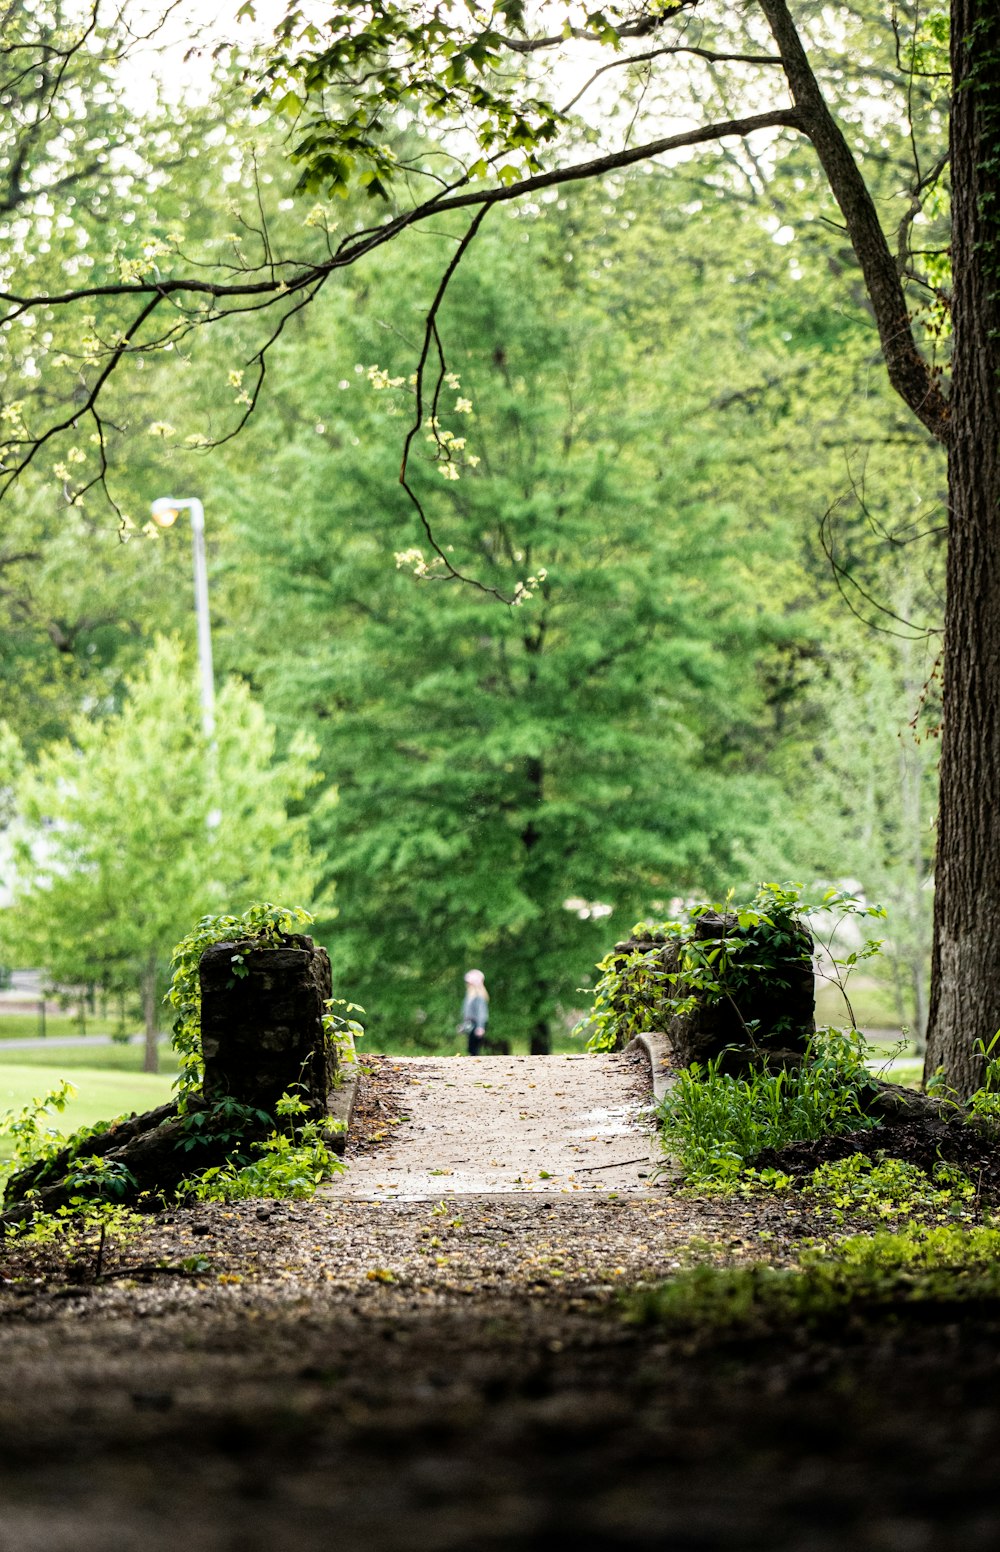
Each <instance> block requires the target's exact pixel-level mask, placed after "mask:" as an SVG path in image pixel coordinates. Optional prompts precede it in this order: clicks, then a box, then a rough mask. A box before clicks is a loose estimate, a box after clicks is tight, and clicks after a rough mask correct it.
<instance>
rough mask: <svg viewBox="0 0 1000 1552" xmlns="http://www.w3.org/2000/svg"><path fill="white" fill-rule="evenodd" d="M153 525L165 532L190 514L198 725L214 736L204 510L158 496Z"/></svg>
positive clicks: (192, 502)
mask: <svg viewBox="0 0 1000 1552" xmlns="http://www.w3.org/2000/svg"><path fill="white" fill-rule="evenodd" d="M151 510H152V514H153V522H154V523H156V524H157V526H158V527H159V528H169V527H171V525H172V524H173V523H175V522H176V521H177V519H178V517H179V516H180V514H181V512H184V511H187V512H190V514H191V545H192V549H193V551H194V608H195V614H196V615H197V618H198V669H199V675H200V678H201V724H202V727H203V728H204V730H205V737H206V738H207V739H212V738H213V737H214V734H215V676H214V674H213V672H212V634H211V627H210V625H209V619H208V571H207V569H206V567H205V508H204V507H203V506H202V504H201V502H200V501H199V500H198V498H197V496H188V497H183V498H182V497H178V496H160V497H159V498H158V499H157V500H156V501H154V502H153V505H152V509H151Z"/></svg>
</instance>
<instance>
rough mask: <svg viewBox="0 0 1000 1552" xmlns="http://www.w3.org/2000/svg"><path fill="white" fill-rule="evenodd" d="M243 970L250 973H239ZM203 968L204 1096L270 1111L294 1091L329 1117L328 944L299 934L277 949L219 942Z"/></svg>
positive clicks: (332, 1059)
mask: <svg viewBox="0 0 1000 1552" xmlns="http://www.w3.org/2000/svg"><path fill="white" fill-rule="evenodd" d="M237 955H238V956H241V957H242V966H241V965H240V964H239V962H238V961H237V962H234V956H237ZM240 968H243V969H245V970H246V974H245V975H237V974H236V971H237V969H240ZM199 974H200V979H201V1045H202V1054H203V1056H204V1059H205V1086H204V1088H205V1098H206V1099H208V1100H217V1099H222V1098H224V1097H232V1098H233V1099H238V1100H240V1101H241V1102H242V1103H243V1104H246V1105H254V1106H255V1107H257V1108H258V1109H261V1110H266V1111H268V1112H269V1113H270V1114H272V1115H273V1114H274V1107H275V1104H276V1103H277V1101H278V1100H279V1099H280V1098H281V1095H282V1094H283V1093H285V1091H286V1090H291V1091H293V1092H297V1093H301V1094H302V1097H303V1098H304V1099H305V1100H307V1101H308V1103H309V1106H310V1111H311V1113H312V1114H313V1115H314V1116H315V1117H317V1118H319V1117H322V1116H325V1115H326V1113H327V1101H328V1099H329V1095H330V1090H331V1087H332V1085H333V1080H334V1075H335V1073H336V1067H337V1056H336V1051H335V1050H334V1048H333V1044H332V1042H330V1041H328V1040H327V1038H326V1035H325V1032H324V1029H323V1014H324V1012H325V1008H324V1004H325V1002H326V1000H327V998H328V997H329V996H330V995H331V983H330V960H329V958H328V956H327V952H326V949H325V948H317V946H316V945H315V944H314V943H313V940H312V938H308V937H304V936H301V935H298V934H289V935H288V936H287V937H285V938H283V939H282V940H281V943H280V945H279V946H278V947H275V948H262V947H260V946H259V945H258V944H255V943H253V942H235V943H214V944H212V946H211V947H210V948H207V949H206V950H205V952H204V954H202V956H201V963H200V966H199ZM297 1086H299V1087H297Z"/></svg>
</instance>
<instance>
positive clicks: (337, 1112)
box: [326, 1030, 361, 1154]
mask: <svg viewBox="0 0 1000 1552" xmlns="http://www.w3.org/2000/svg"><path fill="white" fill-rule="evenodd" d="M337 1071H338V1073H339V1074H340V1075H341V1082H340V1083H339V1084H338V1085H337V1087H336V1088H334V1089H333V1090H331V1092H330V1095H329V1097H328V1099H327V1102H326V1114H327V1120H328V1121H329V1122H334V1123H335V1124H336V1130H334V1127H333V1126H331V1127H330V1128H329V1130H328V1132H327V1147H328V1148H330V1149H331V1150H332V1151H333V1152H334V1153H336V1154H342V1153H343V1152H344V1149H345V1148H346V1147H347V1133H348V1131H349V1130H350V1125H351V1121H352V1120H353V1118H354V1104H355V1101H356V1100H357V1097H358V1084H359V1083H360V1081H361V1064H360V1063H359V1061H358V1053H357V1051H356V1050H355V1048H354V1036H353V1035H352V1034H351V1032H350V1030H342V1031H340V1032H338V1035H337Z"/></svg>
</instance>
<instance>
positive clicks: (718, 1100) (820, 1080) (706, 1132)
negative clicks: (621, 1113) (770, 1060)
mask: <svg viewBox="0 0 1000 1552" xmlns="http://www.w3.org/2000/svg"><path fill="white" fill-rule="evenodd" d="M865 1052H866V1046H865V1043H864V1039H863V1037H862V1036H861V1035H859V1034H858V1032H857V1031H856V1030H850V1031H846V1030H835V1029H825V1030H818V1031H817V1032H816V1034H815V1036H814V1037H813V1039H812V1041H811V1042H810V1043H809V1046H808V1048H807V1050H806V1054H805V1057H804V1058H803V1061H802V1063H801V1065H800V1066H798V1067H795V1068H787V1069H786V1068H782V1069H781V1070H780V1071H778V1072H768V1071H765V1070H761V1071H757V1072H751V1073H750V1074H749V1075H747V1076H745V1077H734V1076H733V1075H732V1074H730V1073H726V1072H723V1071H722V1070H721V1058H716V1059H715V1060H714V1061H711V1062H709V1063H708V1064H707V1065H706V1066H705V1067H702V1066H701V1065H700V1064H698V1063H694V1064H692V1066H691V1067H688V1068H684V1069H682V1070H681V1071H680V1072H679V1073H678V1075H677V1078H676V1081H675V1082H674V1084H673V1086H672V1087H671V1088H670V1089H669V1090H668V1092H667V1094H666V1096H665V1098H664V1099H663V1100H662V1102H661V1104H660V1107H659V1111H658V1116H659V1123H660V1132H661V1138H662V1142H663V1147H664V1149H665V1150H666V1151H667V1152H668V1153H672V1154H674V1155H676V1156H677V1157H678V1158H679V1160H680V1163H681V1168H682V1169H683V1171H684V1175H685V1179H686V1182H687V1184H688V1185H689V1186H691V1187H694V1188H696V1189H699V1190H714V1191H720V1190H721V1191H726V1190H731V1189H733V1188H734V1187H735V1186H736V1185H737V1183H738V1182H739V1180H740V1178H741V1176H742V1175H743V1174H744V1172H745V1171H746V1169H747V1167H748V1166H749V1165H751V1164H752V1163H753V1161H754V1159H756V1158H757V1156H758V1155H759V1154H760V1153H762V1152H763V1151H764V1149H765V1148H782V1147H784V1146H785V1145H786V1144H787V1143H791V1142H807V1141H810V1140H811V1139H813V1138H816V1137H825V1136H829V1135H830V1134H832V1133H836V1132H846V1131H856V1130H860V1129H861V1128H864V1127H871V1126H874V1125H875V1124H876V1122H875V1121H874V1120H873V1119H872V1118H871V1117H870V1116H868V1115H866V1114H865V1110H864V1106H863V1104H862V1099H863V1097H864V1095H865V1093H866V1092H867V1091H868V1090H870V1089H871V1086H872V1080H871V1078H870V1076H869V1073H868V1070H867V1068H866V1066H865Z"/></svg>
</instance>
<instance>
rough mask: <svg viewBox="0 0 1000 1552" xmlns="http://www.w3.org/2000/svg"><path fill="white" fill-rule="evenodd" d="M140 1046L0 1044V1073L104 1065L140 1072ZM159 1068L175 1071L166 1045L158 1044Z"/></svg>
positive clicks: (141, 1054) (59, 1070)
mask: <svg viewBox="0 0 1000 1552" xmlns="http://www.w3.org/2000/svg"><path fill="white" fill-rule="evenodd" d="M143 1054H144V1052H143V1047H142V1046H141V1045H91V1046H85V1045H72V1046H66V1045H62V1046H60V1045H45V1046H36V1047H34V1048H33V1049H32V1050H30V1051H22V1050H14V1051H10V1050H7V1051H5V1050H4V1048H3V1044H2V1043H0V1073H2V1072H3V1071H4V1069H5V1068H7V1067H9V1066H12V1065H13V1066H16V1067H50V1068H55V1069H57V1070H58V1073H59V1074H61V1072H62V1070H63V1068H68V1067H73V1068H74V1069H76V1068H84V1067H85V1068H87V1069H88V1070H92V1069H96V1068H104V1069H105V1070H107V1071H113V1072H121V1073H126V1072H136V1073H141V1072H142V1058H143ZM160 1071H161V1072H166V1073H170V1074H171V1076H172V1075H173V1074H174V1073H176V1071H177V1057H176V1055H175V1054H174V1052H173V1050H172V1049H171V1048H170V1046H169V1045H167V1044H163V1045H161V1046H160Z"/></svg>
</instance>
